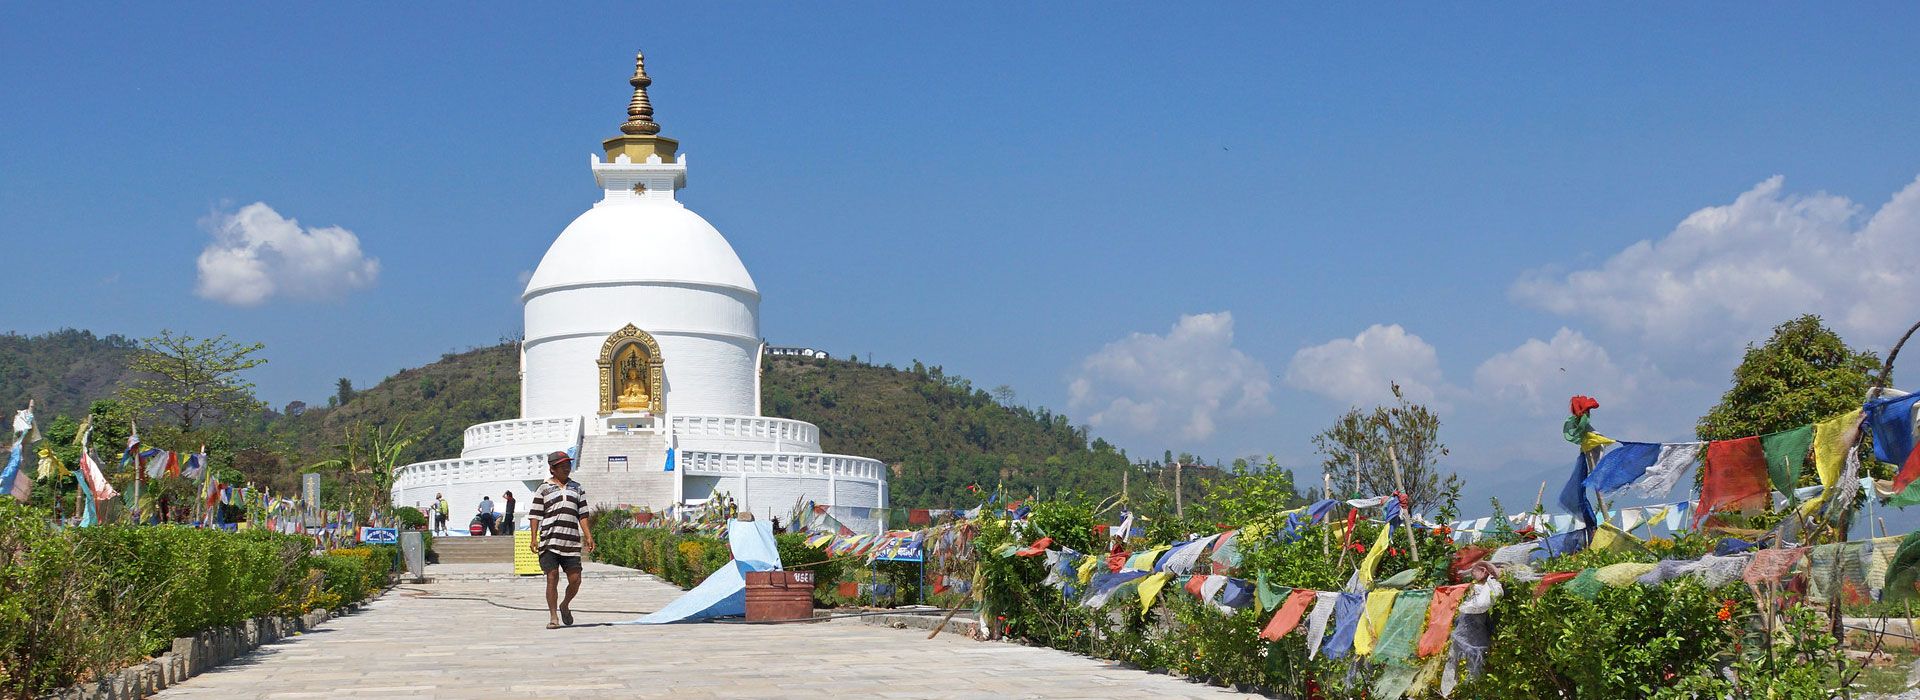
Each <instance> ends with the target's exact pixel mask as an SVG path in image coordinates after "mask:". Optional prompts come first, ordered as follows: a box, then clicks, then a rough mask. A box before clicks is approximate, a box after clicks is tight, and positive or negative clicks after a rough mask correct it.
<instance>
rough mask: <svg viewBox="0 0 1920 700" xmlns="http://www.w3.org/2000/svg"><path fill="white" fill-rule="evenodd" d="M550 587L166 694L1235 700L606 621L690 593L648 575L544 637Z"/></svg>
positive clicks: (491, 586) (416, 590)
mask: <svg viewBox="0 0 1920 700" xmlns="http://www.w3.org/2000/svg"><path fill="white" fill-rule="evenodd" d="M544 591H545V587H544V584H543V582H542V581H540V580H538V579H517V580H516V579H508V580H492V581H473V580H468V581H441V582H434V583H428V584H420V585H403V586H401V587H399V588H397V589H395V590H393V591H391V592H389V593H387V595H385V596H383V597H381V598H380V599H378V600H375V601H373V602H372V603H371V604H369V605H368V607H367V609H366V610H365V611H362V612H360V613H358V614H354V615H349V616H346V617H341V618H337V619H334V620H331V621H329V622H328V623H326V624H325V625H323V626H321V628H320V629H318V630H315V631H313V632H309V633H307V634H305V635H301V636H298V637H294V638H292V639H289V640H287V641H283V642H279V643H276V644H271V645H268V646H264V647H261V649H260V650H259V651H257V652H255V653H253V654H251V655H248V656H246V657H243V658H241V659H238V660H235V661H233V662H230V663H228V664H227V665H225V666H222V667H220V668H217V669H214V670H212V671H209V672H207V673H205V674H202V675H200V676H197V677H195V678H193V679H190V680H188V681H187V682H185V683H182V684H180V685H176V686H174V687H172V688H168V689H167V690H166V691H163V692H161V693H160V694H159V695H158V696H156V697H161V698H321V697H325V698H401V697H404V698H491V699H498V698H501V697H503V696H506V695H509V694H510V695H511V696H513V697H516V698H569V699H571V698H583V697H671V698H794V697H809V696H813V697H827V696H847V695H853V696H872V697H880V698H931V697H938V698H983V699H984V698H994V699H996V700H997V699H1000V698H1101V699H1107V698H1149V697H1151V698H1217V697H1241V696H1240V695H1239V694H1237V693H1233V692H1230V691H1227V690H1224V689H1220V688H1213V687H1209V686H1204V685H1199V684H1195V683H1189V682H1187V681H1183V680H1180V679H1176V678H1171V677H1168V676H1164V675H1157V674H1151V673H1146V672H1143V671H1134V670H1129V669H1123V668H1120V667H1118V666H1115V665H1114V664H1112V663H1109V662H1105V661H1100V660H1096V659H1089V658H1086V657H1081V656H1075V655H1072V654H1068V653H1065V652H1060V651H1055V650H1051V649H1041V648H1034V647H1025V646H1019V645H1014V644H1004V643H995V642H975V641H970V640H966V639H961V638H959V637H958V636H949V635H944V634H943V635H941V636H940V637H937V638H935V639H932V640H929V639H927V638H926V633H925V632H924V631H921V630H896V629H891V628H887V627H881V626H876V625H867V624H861V623H860V622H859V621H858V620H854V619H846V620H835V621H830V622H817V623H808V624H785V625H743V624H727V623H702V624H683V625H662V626H648V625H622V626H614V625H608V624H605V623H610V622H616V621H624V620H631V619H633V618H635V617H638V616H639V614H640V613H642V612H645V611H652V610H655V609H658V608H659V607H660V606H662V605H665V604H666V603H667V602H668V601H670V600H673V599H674V598H676V597H678V596H679V595H680V593H681V591H680V590H679V589H678V588H675V587H673V586H671V585H668V584H666V583H663V582H661V581H659V580H657V579H654V578H652V577H643V578H635V579H610V580H592V579H590V580H588V581H587V582H586V584H585V585H584V586H583V587H582V590H581V594H580V597H579V599H577V600H576V601H575V603H574V608H575V610H576V614H575V623H576V625H575V626H574V627H572V628H567V629H560V630H548V629H545V626H546V621H547V620H546V612H545V602H544V597H543V596H544ZM463 598H478V599H485V600H467V599H463ZM488 601H491V602H488ZM502 606H508V607H502ZM513 607H528V608H535V610H532V611H523V610H516V609H512V608H513ZM588 610H599V611H606V612H586V611H588Z"/></svg>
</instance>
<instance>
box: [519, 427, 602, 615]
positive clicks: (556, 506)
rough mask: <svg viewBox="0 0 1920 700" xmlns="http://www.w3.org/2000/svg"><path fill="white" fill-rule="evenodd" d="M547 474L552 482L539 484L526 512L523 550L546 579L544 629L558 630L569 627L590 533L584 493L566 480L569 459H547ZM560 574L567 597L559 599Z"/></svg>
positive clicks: (570, 465) (590, 545) (588, 551)
mask: <svg viewBox="0 0 1920 700" xmlns="http://www.w3.org/2000/svg"><path fill="white" fill-rule="evenodd" d="M547 472H548V473H549V474H550V475H551V477H552V478H549V479H547V480H546V481H543V482H540V490H538V491H535V492H534V493H533V507H532V508H530V509H528V510H527V529H528V530H530V531H532V532H533V539H532V541H530V542H529V543H528V545H527V547H528V548H529V549H532V550H533V552H534V553H535V554H538V555H540V571H541V572H543V573H545V574H546V575H547V629H559V628H560V626H561V625H571V624H573V611H572V610H571V609H569V608H568V607H567V606H568V605H570V604H572V603H573V597H574V595H576V594H578V593H579V592H580V556H581V554H583V553H585V554H592V553H593V529H592V528H591V527H589V526H588V525H587V491H586V489H584V488H581V487H580V482H578V481H574V480H573V479H570V478H567V477H568V475H570V474H572V473H573V458H572V457H568V456H567V453H565V452H555V453H553V454H550V455H547ZM563 571H564V572H566V574H567V595H566V597H565V598H560V595H559V588H560V574H561V572H563Z"/></svg>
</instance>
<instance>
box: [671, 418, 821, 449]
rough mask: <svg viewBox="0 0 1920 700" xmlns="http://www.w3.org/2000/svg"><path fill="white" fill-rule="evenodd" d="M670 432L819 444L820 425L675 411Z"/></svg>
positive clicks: (781, 419)
mask: <svg viewBox="0 0 1920 700" xmlns="http://www.w3.org/2000/svg"><path fill="white" fill-rule="evenodd" d="M673 432H674V434H676V435H679V436H681V437H686V436H690V435H691V436H696V437H738V438H754V439H761V440H778V441H781V442H790V443H799V444H803V445H816V446H817V445H819V444H820V428H818V427H815V426H814V424H812V423H808V422H805V421H797V420H789V419H786V418H768V417H765V416H728V415H676V416H674V417H673Z"/></svg>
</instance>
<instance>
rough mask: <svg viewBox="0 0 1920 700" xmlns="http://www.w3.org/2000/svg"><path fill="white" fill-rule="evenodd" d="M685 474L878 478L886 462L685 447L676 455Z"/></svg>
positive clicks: (843, 456) (819, 455) (823, 455)
mask: <svg viewBox="0 0 1920 700" xmlns="http://www.w3.org/2000/svg"><path fill="white" fill-rule="evenodd" d="M676 460H677V461H678V463H679V465H680V468H681V469H684V470H686V472H687V473H688V474H706V475H728V474H745V475H748V476H833V477H835V478H846V479H856V480H865V481H874V482H878V481H881V480H882V478H883V477H882V476H881V475H882V474H883V473H885V471H884V470H885V469H886V468H887V466H886V465H885V464H881V463H880V462H879V460H873V459H868V458H866V457H849V456H846V455H825V454H806V453H794V452H703V451H686V452H681V453H680V454H679V455H678V456H677V457H676Z"/></svg>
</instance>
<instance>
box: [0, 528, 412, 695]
mask: <svg viewBox="0 0 1920 700" xmlns="http://www.w3.org/2000/svg"><path fill="white" fill-rule="evenodd" d="M312 547H313V541H312V540H311V539H309V538H307V537H303V536H299V535H282V534H277V533H271V532H265V531H248V532H239V533H232V532H224V531H220V530H202V529H195V528H188V527H182V526H172V525H161V526H145V527H132V526H124V525H106V526H99V527H88V528H67V529H54V528H53V527H51V526H50V525H49V524H48V518H47V513H46V512H45V511H43V510H39V509H33V508H28V507H25V506H21V505H18V504H16V503H14V502H13V501H12V500H11V499H0V696H10V697H32V696H35V695H37V694H39V693H43V692H45V691H48V690H52V689H55V688H59V687H63V686H66V685H71V684H73V683H74V682H76V681H77V680H79V679H80V678H83V677H85V676H86V675H88V674H92V675H96V676H97V675H101V674H104V673H106V672H108V671H111V670H112V669H114V668H117V667H120V666H123V665H125V664H127V663H129V662H133V661H137V660H139V659H140V658H141V657H143V656H146V655H148V654H152V653H155V652H157V651H159V650H160V649H163V648H165V647H166V646H167V645H168V644H170V643H172V640H173V639H174V638H175V637H183V636H190V635H193V634H196V633H198V632H200V631H203V630H206V629H209V628H213V627H219V626H223V625H232V624H236V623H239V622H241V621H244V620H246V619H248V618H252V617H259V616H263V615H272V614H288V613H297V612H302V611H304V610H307V609H311V607H313V606H314V605H316V604H320V603H325V604H332V605H337V604H340V603H346V602H353V601H357V600H361V599H363V598H364V597H366V596H367V595H370V594H372V593H374V592H377V591H378V590H379V587H380V584H381V583H383V582H384V581H385V576H386V572H387V571H388V569H389V568H390V567H391V562H392V554H391V549H392V548H390V547H389V548H384V549H385V550H386V552H385V553H382V552H381V551H377V550H376V549H374V548H366V551H365V552H364V553H350V554H340V555H328V556H320V557H316V556H312V555H310V554H309V552H310V551H311V549H312ZM322 571H324V572H326V573H327V574H328V575H329V576H328V578H327V590H326V591H324V592H323V591H320V590H319V586H317V585H315V584H316V583H317V582H318V580H319V577H317V576H316V575H315V574H316V573H318V572H322ZM336 571H337V572H338V576H337V578H336V577H334V574H335V572H336ZM327 593H331V594H332V595H331V596H329V595H327Z"/></svg>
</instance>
